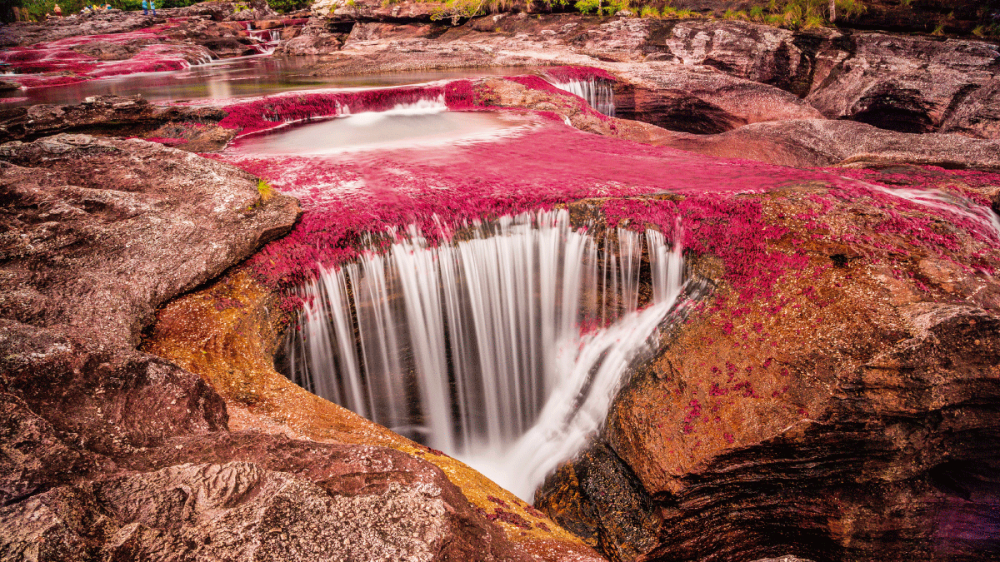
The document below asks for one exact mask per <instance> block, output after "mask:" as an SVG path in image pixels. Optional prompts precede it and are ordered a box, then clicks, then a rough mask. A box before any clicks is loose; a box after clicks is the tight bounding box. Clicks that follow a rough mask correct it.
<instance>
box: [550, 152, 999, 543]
mask: <svg viewBox="0 0 1000 562" xmlns="http://www.w3.org/2000/svg"><path fill="white" fill-rule="evenodd" d="M841 173H846V174H848V175H851V176H854V177H858V178H863V179H866V180H868V181H874V182H882V181H886V180H890V181H891V182H892V183H893V184H894V186H895V187H896V188H897V189H898V188H899V186H906V185H910V186H914V187H920V188H927V187H932V186H948V187H947V188H946V189H948V190H949V193H951V194H953V195H949V196H943V197H942V198H941V199H939V200H938V201H940V202H941V205H935V204H934V203H933V201H935V200H934V199H928V200H927V201H928V203H925V204H920V203H917V202H914V201H910V200H908V199H906V198H905V197H906V196H907V193H906V192H905V191H904V192H900V193H897V194H893V191H892V189H888V188H881V187H871V184H869V187H852V186H850V185H845V184H840V185H837V182H833V185H831V184H827V185H823V184H815V185H812V186H797V187H790V188H788V189H785V190H780V191H778V192H772V193H770V194H766V195H763V196H755V195H748V196H739V197H735V198H733V199H731V200H726V199H725V198H723V199H721V200H717V201H716V202H715V203H714V205H715V206H716V207H715V210H714V211H709V213H708V215H706V214H705V211H706V210H707V208H706V207H703V205H704V202H700V201H699V200H698V198H697V197H691V198H684V197H681V198H680V199H679V200H678V201H677V202H676V203H664V202H655V201H645V202H641V203H638V202H631V201H630V202H625V203H617V202H613V201H612V202H603V203H598V204H599V205H602V206H603V208H604V211H605V212H606V213H607V215H608V217H609V220H610V221H612V223H614V222H619V221H622V220H625V219H628V220H629V221H632V224H634V221H640V223H645V224H649V223H650V222H653V223H654V224H662V223H668V224H669V220H670V217H671V216H675V213H676V214H679V216H681V217H682V219H681V220H682V221H683V222H684V228H685V232H690V233H691V234H685V239H686V240H689V242H686V243H685V244H686V245H687V244H690V245H691V248H692V249H691V259H692V260H693V261H694V263H693V265H692V272H693V274H694V275H702V276H707V277H709V278H711V279H714V280H717V282H718V283H719V284H718V291H717V293H716V294H715V296H714V297H713V298H712V299H711V301H710V302H708V303H706V306H705V307H704V308H703V309H702V312H701V313H700V314H699V315H696V316H695V317H692V320H691V321H690V322H689V323H688V324H686V325H684V326H682V327H680V328H679V329H677V330H676V331H674V332H673V333H670V334H668V335H667V336H666V338H665V344H666V346H667V347H666V351H665V352H664V353H662V354H661V355H660V356H659V357H657V358H656V359H655V360H652V361H650V362H649V363H648V364H645V365H644V366H643V367H641V368H640V369H639V370H638V372H637V374H636V375H635V376H634V377H633V379H632V380H631V381H630V382H629V383H628V385H627V386H626V387H625V389H624V390H623V391H622V392H621V394H620V395H619V396H618V397H617V399H616V401H615V404H614V406H613V408H612V412H611V414H610V416H609V419H608V425H607V427H606V429H605V431H604V432H603V433H602V435H601V437H600V438H599V439H597V440H596V441H595V443H594V444H593V445H592V446H591V447H590V448H589V449H587V451H585V452H584V453H583V454H581V455H580V456H579V457H578V458H576V459H574V460H573V461H571V462H569V463H567V464H566V465H564V466H563V467H561V468H560V469H559V470H558V471H557V472H556V473H555V474H554V475H553V476H552V477H550V479H549V480H548V481H547V482H546V484H545V485H544V486H543V487H542V488H541V489H540V490H539V492H538V493H537V496H536V498H537V499H536V505H537V506H539V507H540V508H542V509H543V510H545V511H547V512H548V513H550V514H551V515H553V517H554V518H555V519H556V520H558V521H561V522H562V523H563V524H564V525H565V526H567V527H568V528H570V529H573V530H574V531H575V532H578V533H579V534H581V535H583V536H585V537H588V539H589V541H590V542H591V544H598V545H600V546H601V547H602V549H603V550H604V552H605V553H606V554H608V555H609V556H610V557H611V558H613V559H618V560H636V559H663V558H668V559H713V560H714V559H718V560H739V559H754V558H758V557H764V556H775V555H779V554H782V553H789V552H791V553H793V554H795V555H798V556H803V557H806V558H809V559H814V560H839V559H857V560H882V559H896V558H898V559H905V558H910V557H917V558H920V559H927V560H974V559H983V557H984V556H985V557H987V558H988V557H989V556H990V555H991V553H994V552H996V549H997V547H998V543H997V541H996V535H995V532H994V530H995V529H996V523H997V521H996V518H995V515H993V514H994V513H995V512H996V509H997V506H998V505H1000V484H998V480H997V478H996V474H997V468H998V467H997V466H995V462H994V460H991V459H992V456H993V455H992V453H991V451H993V450H995V448H996V447H997V442H998V439H1000V434H998V432H997V429H996V428H997V427H998V423H1000V419H998V417H997V413H996V408H995V404H996V402H997V400H998V398H1000V396H998V389H1000V385H998V380H1000V379H998V377H1000V364H998V362H997V351H996V350H997V348H998V346H1000V339H998V337H997V335H998V334H1000V330H998V328H1000V316H998V314H997V311H998V310H1000V285H998V284H997V283H996V282H995V280H994V278H993V276H992V273H991V272H992V271H994V268H995V267H996V264H997V263H998V262H997V260H998V259H1000V257H998V255H997V253H996V251H995V247H996V246H995V244H996V241H997V240H1000V230H998V229H997V224H1000V223H998V221H997V220H996V217H995V216H992V217H991V216H989V215H988V214H983V213H984V211H983V207H981V206H980V207H979V208H978V210H976V212H975V213H974V214H967V212H966V209H970V208H972V207H968V206H967V205H975V204H974V203H967V202H963V201H961V200H958V201H954V200H952V201H953V202H952V203H947V201H949V199H948V197H953V196H955V195H959V196H963V197H971V198H972V200H973V201H979V205H982V203H983V202H988V201H989V200H990V198H995V197H996V196H997V190H998V187H1000V186H998V185H997V182H996V179H995V178H996V176H981V177H979V176H975V175H973V176H962V175H952V174H949V173H947V172H944V171H943V170H937V171H935V170H925V169H922V168H906V167H896V168H892V167H887V168H885V170H884V171H883V172H873V171H859V172H846V171H845V172H841ZM991 178H992V179H991ZM953 190H957V191H953ZM950 205H954V206H950ZM712 212H719V213H721V214H720V215H718V216H717V217H715V218H712V217H713V216H714V215H712ZM661 213H662V215H661ZM663 215H665V216H666V218H656V219H654V218H652V217H660V216H663ZM723 217H724V218H723ZM688 220H691V221H693V222H692V224H688V222H687V221H688ZM715 220H720V221H723V224H727V225H728V227H727V228H723V229H721V230H718V229H717V227H715V226H711V225H712V224H713V223H714V221H715ZM991 220H992V221H993V222H992V224H991V222H990V221H991ZM619 224H620V222H619ZM744 228H747V229H748V230H746V231H743V230H742V229H744ZM758 229H759V232H760V234H753V232H754V231H755V230H758ZM726 232H728V233H730V234H729V236H730V238H729V239H728V240H729V243H731V244H735V246H736V247H733V246H730V245H728V244H721V243H719V242H718V241H716V242H712V240H713V237H714V236H715V235H716V234H715V233H718V234H721V235H723V236H725V235H726V234H725V233H726ZM736 232H743V234H735V233H736ZM959 264H962V265H959ZM611 483H615V484H614V485H612V484H611ZM609 488H613V489H614V490H616V492H615V493H608V492H607V490H608V489H609ZM619 512H625V513H630V514H631V516H630V517H628V518H623V517H620V516H617V515H616V514H617V513H619Z"/></svg>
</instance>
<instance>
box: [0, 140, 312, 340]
mask: <svg viewBox="0 0 1000 562" xmlns="http://www.w3.org/2000/svg"><path fill="white" fill-rule="evenodd" d="M0 159H3V160H4V164H3V165H4V176H3V177H4V186H3V187H4V191H5V192H6V196H5V198H4V200H5V203H6V206H5V209H4V212H5V214H6V215H7V219H6V220H5V221H4V222H5V224H6V225H7V228H6V230H5V232H4V233H3V240H4V244H3V246H2V247H3V248H4V255H3V257H4V259H5V262H4V266H3V278H4V282H5V285H6V286H7V287H10V288H11V290H10V291H7V292H5V294H4V295H3V297H0V315H2V316H3V317H5V318H10V319H16V320H17V321H19V322H22V323H25V324H32V325H35V326H38V327H50V326H63V327H66V328H72V329H76V330H81V331H89V330H90V329H91V328H92V327H93V326H95V325H101V326H102V327H103V328H102V329H101V330H100V331H99V332H97V333H95V334H94V335H93V336H94V337H96V338H97V340H96V341H94V342H93V343H95V344H98V343H100V344H106V345H114V346H117V347H123V346H127V347H135V346H136V345H137V344H138V342H139V332H140V330H141V329H142V327H143V325H145V324H146V323H148V322H149V321H150V319H151V314H152V312H153V310H154V309H155V308H156V307H157V306H159V305H160V304H162V303H163V302H165V301H166V300H167V299H169V298H171V297H173V296H174V295H176V294H178V293H181V292H184V291H187V290H190V289H192V288H193V287H196V286H198V285H200V284H201V283H204V282H205V281H207V280H208V279H211V278H212V277H215V276H216V275H218V274H219V273H221V272H222V271H223V270H224V269H225V268H227V267H229V266H230V265H232V264H233V263H234V262H236V261H238V260H239V259H240V258H241V257H243V256H246V255H248V254H249V253H251V252H253V250H255V249H256V248H258V247H259V246H260V245H262V244H263V243H265V242H267V241H269V240H271V239H273V238H275V237H277V236H280V235H281V234H282V233H284V232H287V231H288V229H289V228H291V226H292V224H293V223H294V222H295V220H296V217H297V216H298V207H297V205H296V203H295V201H294V200H292V199H290V198H287V197H284V196H280V195H279V196H276V197H274V198H273V199H271V200H270V201H268V202H267V203H268V204H264V203H265V201H263V200H262V197H263V196H262V194H261V193H260V192H259V191H258V189H257V182H256V180H255V178H253V177H252V176H250V175H249V174H247V173H245V172H242V171H239V170H236V169H235V168H232V167H229V166H227V165H224V164H220V163H216V162H213V161H211V160H207V159H203V158H197V157H195V156H194V155H192V154H189V153H186V152H182V151H178V150H174V149H170V148H166V147H163V146H161V145H158V144H154V143H148V142H145V141H140V140H131V141H121V140H111V139H98V138H95V137H90V136H86V135H69V134H63V135H56V136H54V137H47V138H44V139H41V140H38V141H35V142H31V143H22V142H17V141H15V142H12V143H7V144H4V145H0ZM123 160H126V161H128V162H129V165H128V166H122V165H121V162H122V161H123ZM137 184H138V185H140V186H142V188H141V190H139V189H137ZM165 212H169V213H171V217H172V218H173V220H171V221H164V220H163V219H162V218H161V216H162V213H165ZM96 240H99V241H100V244H94V243H93V242H91V241H96ZM140 240H142V241H143V242H140ZM178 241H184V247H185V248H186V250H185V252H184V253H183V254H181V253H178V254H177V255H176V256H175V257H172V258H171V259H165V258H164V257H161V254H162V253H163V250H162V249H161V248H163V247H167V248H172V247H176V246H175V245H176V244H178ZM125 272H127V275H125Z"/></svg>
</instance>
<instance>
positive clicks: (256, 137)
mask: <svg viewBox="0 0 1000 562" xmlns="http://www.w3.org/2000/svg"><path fill="white" fill-rule="evenodd" d="M288 124H289V125H293V123H288ZM527 126H528V125H526V124H525V122H524V121H523V120H521V121H519V120H518V119H517V118H516V117H511V116H506V115H500V114H497V113H492V112H479V111H477V112H458V111H448V106H447V105H446V104H445V101H444V96H443V95H441V96H437V97H433V98H427V99H421V100H417V101H415V102H413V103H400V104H396V105H395V106H394V107H392V108H390V109H387V110H385V111H365V112H358V113H354V112H352V111H351V108H350V107H348V106H347V105H340V104H338V105H337V114H336V117H335V118H330V119H327V120H322V121H316V122H311V123H304V124H299V125H296V126H290V127H287V128H284V129H280V130H274V131H271V132H268V133H266V134H263V135H260V134H251V135H249V136H247V137H245V138H243V139H241V140H240V142H239V143H236V144H234V145H233V146H232V147H231V150H234V151H243V152H249V153H252V154H302V155H330V154H340V153H345V152H363V151H366V150H392V149H404V148H425V149H426V148H429V147H433V146H442V145H454V144H468V143H475V142H490V141H493V140H496V139H498V138H505V137H510V136H513V135H517V134H520V133H521V132H522V131H524V130H525V128H526V127H527Z"/></svg>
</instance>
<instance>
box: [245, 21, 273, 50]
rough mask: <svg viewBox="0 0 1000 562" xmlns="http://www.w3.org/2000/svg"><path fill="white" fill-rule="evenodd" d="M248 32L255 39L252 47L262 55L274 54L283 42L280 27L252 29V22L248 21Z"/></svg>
mask: <svg viewBox="0 0 1000 562" xmlns="http://www.w3.org/2000/svg"><path fill="white" fill-rule="evenodd" d="M247 33H249V34H250V39H251V40H253V41H254V43H253V44H252V45H251V47H253V48H254V50H255V51H257V52H258V53H259V54H262V55H273V54H274V50H275V49H277V48H278V44H280V43H281V30H280V29H250V24H249V23H247Z"/></svg>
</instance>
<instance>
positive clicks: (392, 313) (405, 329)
mask: <svg viewBox="0 0 1000 562" xmlns="http://www.w3.org/2000/svg"><path fill="white" fill-rule="evenodd" d="M470 230H471V232H472V233H471V234H470V235H468V236H466V237H464V238H463V239H461V240H459V241H457V242H453V243H450V244H442V245H439V246H431V245H429V244H428V243H427V241H426V240H425V239H424V238H423V237H422V236H421V233H420V232H418V231H416V229H413V228H411V230H410V232H409V235H408V236H406V237H396V241H395V243H393V244H392V245H391V248H390V249H389V251H388V252H387V253H384V254H376V253H369V254H366V255H365V256H363V257H362V258H361V259H359V260H358V261H356V262H355V263H352V264H349V265H346V266H344V267H342V268H334V269H329V270H325V271H323V272H322V274H321V276H320V279H319V280H317V281H312V282H308V283H306V284H304V285H303V286H302V287H301V288H300V296H302V297H303V299H304V300H305V302H306V303H307V304H306V305H305V307H304V309H303V310H302V311H301V313H300V316H301V317H300V321H299V326H300V327H301V329H300V331H295V332H292V334H291V337H290V339H289V345H288V348H287V352H286V357H287V363H288V366H289V370H290V373H289V374H290V375H291V377H292V378H293V380H295V381H296V382H297V383H299V384H300V385H302V386H303V387H305V388H307V389H308V390H311V391H313V392H315V393H317V394H319V395H320V396H323V397H325V398H328V399H330V400H333V401H335V402H337V403H339V404H342V405H344V406H345V407H347V408H349V409H351V410H353V411H355V412H357V413H359V414H361V415H363V416H366V417H368V418H369V419H372V420H374V421H376V422H378V423H381V424H383V425H385V426H387V427H389V428H391V429H393V430H395V431H397V432H398V433H401V434H403V435H407V436H409V437H411V438H413V439H416V440H418V441H421V442H423V443H426V444H428V445H430V446H432V447H435V448H438V449H442V450H444V451H445V452H448V453H450V454H453V455H455V456H457V457H459V458H463V459H466V460H467V461H468V462H469V463H470V464H472V465H473V466H475V467H476V468H478V469H480V470H482V471H484V472H485V473H487V475H488V476H491V477H492V478H494V479H495V480H497V481H499V482H500V483H501V484H504V485H506V486H507V487H508V489H511V490H512V491H514V492H515V493H519V494H521V495H522V497H527V496H530V494H531V492H532V491H533V490H534V487H535V486H536V485H537V484H538V483H539V482H540V479H541V478H543V477H544V475H545V473H546V472H548V471H549V470H551V468H553V467H554V466H555V464H554V463H558V462H559V461H561V460H564V459H565V458H567V457H568V456H570V455H572V454H573V453H574V452H576V451H577V450H578V449H579V447H580V446H582V444H583V443H584V442H585V440H586V437H587V435H589V434H590V433H592V432H593V431H595V430H596V429H597V428H598V426H599V424H600V423H601V422H602V421H603V419H604V416H605V415H606V411H607V407H608V405H609V404H610V401H611V399H612V398H613V395H614V392H615V390H616V388H617V385H618V384H619V383H620V381H621V380H622V377H623V376H624V374H625V372H626V370H627V368H628V365H629V363H630V361H631V360H632V359H633V358H634V357H635V355H636V354H637V353H639V352H640V351H642V350H646V349H649V347H650V338H651V337H652V336H653V335H654V334H655V332H656V328H657V326H658V325H659V323H660V322H661V321H662V320H663V319H664V317H665V316H666V315H667V313H668V312H669V310H670V309H671V306H672V304H673V301H674V300H675V299H676V297H677V295H678V294H679V292H680V288H681V276H682V270H683V261H682V258H681V254H680V247H679V246H678V245H676V244H675V245H674V247H673V248H672V249H671V248H670V247H669V246H668V244H667V241H666V239H665V237H664V236H663V235H662V234H660V233H659V232H656V231H652V230H649V231H647V232H646V234H645V236H643V235H642V234H641V233H638V232H633V231H630V230H625V229H619V230H617V232H614V234H615V236H614V237H613V238H612V237H611V236H605V237H603V238H600V239H598V238H595V237H593V236H591V235H590V234H589V233H588V232H587V231H586V230H576V229H573V228H571V227H570V225H569V214H568V212H566V211H564V210H563V211H554V212H542V213H537V214H523V215H519V216H517V217H502V218H501V219H499V220H498V221H496V223H495V224H490V225H478V226H477V227H475V228H472V229H470ZM609 234H610V233H609ZM643 239H645V241H646V243H647V245H648V255H649V262H650V270H649V274H650V276H651V277H650V278H651V280H652V285H653V291H652V292H653V295H652V300H651V303H650V304H649V306H647V307H646V308H645V309H643V310H641V311H640V310H638V306H639V302H640V288H641V287H640V269H641V265H642V255H643ZM600 254H603V257H599V256H600ZM644 297H645V299H646V300H649V296H648V295H644ZM497 458H506V459H508V460H510V461H511V462H512V463H513V464H509V465H505V466H503V467H499V468H497V467H496V466H495V464H496V463H495V461H496V459H497Z"/></svg>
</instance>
